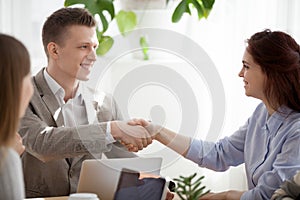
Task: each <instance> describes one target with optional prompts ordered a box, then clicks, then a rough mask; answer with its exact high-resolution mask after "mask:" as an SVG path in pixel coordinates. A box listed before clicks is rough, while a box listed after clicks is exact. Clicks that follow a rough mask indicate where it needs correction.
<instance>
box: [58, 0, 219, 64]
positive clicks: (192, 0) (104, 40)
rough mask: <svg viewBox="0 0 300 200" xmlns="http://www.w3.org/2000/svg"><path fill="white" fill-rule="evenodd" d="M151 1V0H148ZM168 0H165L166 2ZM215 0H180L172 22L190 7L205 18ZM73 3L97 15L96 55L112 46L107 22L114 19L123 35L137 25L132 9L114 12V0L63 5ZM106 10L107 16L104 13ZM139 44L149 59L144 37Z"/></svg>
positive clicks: (68, 0) (72, 0)
mask: <svg viewBox="0 0 300 200" xmlns="http://www.w3.org/2000/svg"><path fill="white" fill-rule="evenodd" d="M149 1H151V0H149ZM169 1H170V0H166V2H167V3H168V2H169ZM214 3H215V0H180V3H179V4H178V6H177V7H176V8H175V10H174V12H173V15H172V22H173V23H176V22H178V21H180V19H181V17H182V16H183V14H184V13H188V14H190V15H191V14H192V13H191V8H193V7H194V8H196V10H197V13H198V19H199V20H200V19H201V18H203V17H204V18H207V17H208V15H209V13H210V11H211V9H212V7H213V4H214ZM75 4H82V5H84V7H85V8H86V9H88V10H89V11H90V12H91V13H92V14H93V15H94V16H99V18H100V21H101V24H102V27H101V28H102V29H99V27H97V30H96V31H97V37H98V40H99V47H98V49H97V54H98V55H104V54H106V53H107V51H109V49H110V48H111V47H112V45H113V43H114V40H113V38H112V37H110V36H108V35H106V34H105V32H106V31H107V29H108V27H109V23H110V22H111V21H112V20H113V19H116V22H117V25H118V28H119V31H120V33H121V34H122V35H123V36H125V35H126V34H128V33H130V31H132V30H134V28H135V27H136V25H137V16H136V14H135V13H134V12H132V11H124V10H120V11H119V12H118V13H117V14H115V7H114V0H65V2H64V6H66V7H67V6H72V5H75ZM105 11H106V12H107V13H108V14H109V16H106V15H104V12H105ZM140 45H141V48H142V51H143V54H144V59H145V60H147V59H149V56H148V47H149V46H148V43H147V41H146V40H145V38H144V37H141V38H140Z"/></svg>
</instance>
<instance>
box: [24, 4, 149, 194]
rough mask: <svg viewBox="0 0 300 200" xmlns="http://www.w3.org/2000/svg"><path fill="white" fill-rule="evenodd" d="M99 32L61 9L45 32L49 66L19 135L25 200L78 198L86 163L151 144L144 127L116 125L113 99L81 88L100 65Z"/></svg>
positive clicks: (86, 18) (79, 14)
mask: <svg viewBox="0 0 300 200" xmlns="http://www.w3.org/2000/svg"><path fill="white" fill-rule="evenodd" d="M95 26H96V23H95V21H94V19H93V17H92V16H91V14H90V13H89V12H88V11H86V10H85V9H80V8H62V9H60V10H58V11H56V12H54V13H53V14H52V15H51V16H50V17H49V18H48V19H47V20H46V22H45V24H44V26H43V44H44V48H45V51H46V54H47V57H48V65H47V67H46V68H44V69H42V70H41V71H40V72H38V74H37V75H36V76H34V77H33V79H32V80H33V85H34V95H33V97H32V99H31V102H30V104H29V106H28V108H27V111H26V114H25V116H24V117H23V118H22V120H21V125H20V130H19V132H20V135H21V136H22V138H23V142H24V145H25V146H26V151H25V152H24V154H23V155H22V162H23V171H24V178H25V190H26V197H42V196H63V195H69V194H70V193H74V192H76V188H77V183H78V179H79V173H80V169H81V164H82V162H83V160H85V159H90V158H101V155H102V153H105V154H106V156H107V157H108V158H114V157H134V156H135V154H133V153H131V152H129V151H127V149H129V150H131V151H138V150H141V149H143V148H144V147H146V146H147V145H148V144H150V143H151V142H152V138H151V136H150V135H149V134H148V132H147V131H146V130H145V129H144V128H143V127H141V126H129V125H127V123H125V122H122V121H117V120H122V116H121V113H120V111H119V109H118V107H117V106H116V103H115V102H114V100H113V99H112V98H111V97H109V96H107V95H106V94H103V93H101V92H98V91H95V90H93V89H91V88H89V87H87V86H85V85H84V83H83V82H82V81H85V80H88V79H89V74H90V70H91V68H92V67H93V64H94V62H95V60H96V54H95V51H96V48H97V46H98V40H97V37H96V32H95ZM123 145H124V146H123ZM124 147H126V148H127V149H126V148H124Z"/></svg>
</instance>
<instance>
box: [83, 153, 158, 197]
mask: <svg viewBox="0 0 300 200" xmlns="http://www.w3.org/2000/svg"><path fill="white" fill-rule="evenodd" d="M161 163H162V158H160V157H151V158H142V157H135V158H117V159H99V160H97V159H93V160H85V161H84V162H83V163H82V167H81V172H80V176H79V182H78V187H77V192H79V193H82V192H90V193H95V194H97V195H98V197H99V198H100V199H101V200H112V199H113V198H114V194H115V192H116V190H117V186H118V181H119V177H120V174H121V171H122V169H123V168H126V169H130V170H134V171H138V172H142V173H147V174H154V175H159V173H160V168H161Z"/></svg>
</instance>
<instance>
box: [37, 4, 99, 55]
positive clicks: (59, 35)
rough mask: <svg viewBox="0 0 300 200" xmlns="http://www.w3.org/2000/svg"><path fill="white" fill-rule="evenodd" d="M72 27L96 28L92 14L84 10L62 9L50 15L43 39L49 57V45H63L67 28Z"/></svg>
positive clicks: (43, 32) (44, 27)
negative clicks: (51, 43)
mask: <svg viewBox="0 0 300 200" xmlns="http://www.w3.org/2000/svg"><path fill="white" fill-rule="evenodd" d="M72 25H83V26H88V27H94V26H96V21H95V19H94V17H93V16H92V14H91V13H90V12H89V11H88V10H86V9H83V8H69V7H68V8H61V9H59V10H57V11H55V12H54V13H53V14H52V15H50V16H49V17H48V18H47V20H46V22H45V23H44V26H43V30H42V39H43V45H44V50H45V52H46V55H47V57H48V50H47V45H48V44H49V43H50V42H55V43H57V44H60V45H63V41H64V39H65V36H66V32H67V27H69V26H72Z"/></svg>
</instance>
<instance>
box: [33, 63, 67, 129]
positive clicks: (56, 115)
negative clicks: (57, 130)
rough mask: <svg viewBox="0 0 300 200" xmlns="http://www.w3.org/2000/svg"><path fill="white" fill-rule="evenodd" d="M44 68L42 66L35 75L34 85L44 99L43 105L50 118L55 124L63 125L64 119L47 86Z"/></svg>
mask: <svg viewBox="0 0 300 200" xmlns="http://www.w3.org/2000/svg"><path fill="white" fill-rule="evenodd" d="M44 70H45V68H43V69H42V70H41V71H40V72H39V73H38V74H37V75H36V76H35V77H34V81H35V82H36V86H37V88H38V91H39V93H40V96H41V98H42V100H43V101H44V103H45V104H44V105H45V106H46V107H47V108H48V110H49V112H50V113H51V115H52V118H53V119H54V121H55V122H56V125H57V126H58V127H59V126H63V125H64V119H63V116H62V113H61V107H60V106H59V104H58V102H57V99H56V97H55V95H54V94H53V93H52V91H51V89H50V88H49V86H48V84H47V82H46V80H45V77H44V73H43V71H44Z"/></svg>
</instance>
